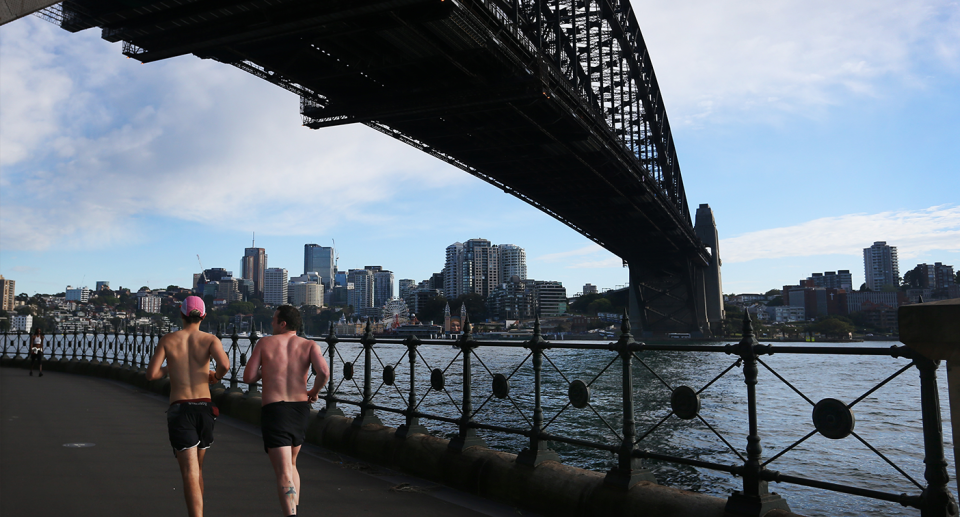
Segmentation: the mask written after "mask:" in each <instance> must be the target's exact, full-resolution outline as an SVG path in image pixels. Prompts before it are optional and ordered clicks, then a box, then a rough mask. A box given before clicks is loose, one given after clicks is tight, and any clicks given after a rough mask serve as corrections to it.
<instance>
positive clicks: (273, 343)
mask: <svg viewBox="0 0 960 517" xmlns="http://www.w3.org/2000/svg"><path fill="white" fill-rule="evenodd" d="M300 324H301V319H300V311H298V310H297V309H296V308H295V307H293V306H291V305H283V306H281V307H279V308H278V309H277V311H276V312H275V313H274V314H273V321H272V322H271V325H272V326H273V335H272V336H266V337H264V338H262V339H260V341H258V342H257V345H256V347H254V349H253V353H252V354H250V359H249V360H248V361H247V365H246V367H245V368H244V370H243V382H245V383H247V384H253V383H255V382H257V381H258V380H261V379H262V386H263V390H262V391H263V393H262V397H263V398H262V407H261V408H260V426H261V430H262V431H263V448H264V450H265V451H266V452H267V455H268V456H269V457H270V463H271V464H272V465H273V472H274V474H276V476H277V496H278V497H279V498H280V508H281V509H282V510H283V515H284V516H294V515H297V510H298V508H297V505H298V504H299V503H300V473H299V472H297V455H298V454H299V453H300V446H301V445H302V444H303V441H304V436H305V435H306V432H307V425H308V424H309V418H310V405H311V404H312V403H313V402H316V401H317V399H318V398H319V393H320V388H321V387H323V385H324V384H326V382H327V379H328V378H329V377H330V369H329V368H328V367H327V362H326V361H325V360H324V359H323V356H322V355H321V354H320V347H319V346H317V344H316V343H314V342H313V341H310V340H309V339H304V338H302V337H299V336H297V329H299V328H300ZM311 364H312V365H313V369H314V371H315V372H316V378H314V380H313V387H312V388H311V389H310V390H309V391H308V390H307V377H308V376H309V373H310V365H311Z"/></svg>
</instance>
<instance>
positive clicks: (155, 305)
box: [137, 290, 160, 314]
mask: <svg viewBox="0 0 960 517" xmlns="http://www.w3.org/2000/svg"><path fill="white" fill-rule="evenodd" d="M137 310H140V311H143V312H149V313H153V314H155V313H158V312H160V297H159V296H156V295H155V294H153V293H152V292H150V291H149V290H147V291H139V292H137Z"/></svg>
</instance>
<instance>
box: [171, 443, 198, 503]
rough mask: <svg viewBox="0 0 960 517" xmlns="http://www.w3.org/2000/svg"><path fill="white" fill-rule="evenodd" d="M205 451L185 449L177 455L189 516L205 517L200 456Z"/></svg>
mask: <svg viewBox="0 0 960 517" xmlns="http://www.w3.org/2000/svg"><path fill="white" fill-rule="evenodd" d="M203 452H204V451H202V450H199V449H197V448H196V447H194V448H192V449H185V450H182V451H180V452H178V453H177V463H179V464H180V475H181V476H182V477H183V497H184V499H186V501H187V515H189V516H190V517H203V481H202V478H201V477H200V458H201V457H202V456H201V455H200V454H201V453H203Z"/></svg>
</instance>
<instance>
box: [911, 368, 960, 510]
mask: <svg viewBox="0 0 960 517" xmlns="http://www.w3.org/2000/svg"><path fill="white" fill-rule="evenodd" d="M914 355H915V357H914V360H913V363H914V364H915V365H916V366H917V370H919V371H920V413H921V415H922V417H923V462H924V464H926V469H925V470H924V472H923V477H924V478H925V479H926V480H927V487H926V488H925V489H924V490H923V494H921V503H920V504H921V507H920V515H921V516H922V517H933V516H943V517H946V516H956V515H957V503H956V501H954V500H953V495H952V494H951V493H950V489H949V488H948V487H947V483H948V482H949V481H950V475H949V474H947V460H946V458H945V457H944V455H943V422H942V419H941V417H940V394H939V393H938V392H937V369H938V368H939V366H940V361H934V360H932V359H927V358H926V357H923V356H921V355H920V354H914Z"/></svg>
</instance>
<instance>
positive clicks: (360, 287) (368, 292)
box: [347, 269, 375, 314]
mask: <svg viewBox="0 0 960 517" xmlns="http://www.w3.org/2000/svg"><path fill="white" fill-rule="evenodd" d="M351 286H352V287H353V289H352V290H351V289H350V287H351ZM374 288H375V287H374V283H373V271H371V270H369V269H351V270H349V271H348V272H347V305H352V306H353V310H354V312H356V313H358V314H359V313H361V310H362V309H366V308H369V307H373V306H374V305H373V290H374Z"/></svg>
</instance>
